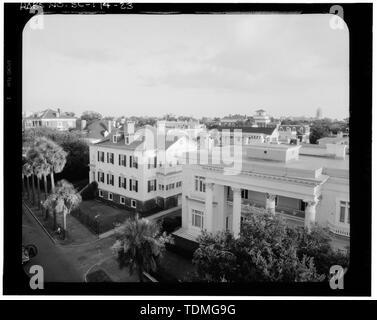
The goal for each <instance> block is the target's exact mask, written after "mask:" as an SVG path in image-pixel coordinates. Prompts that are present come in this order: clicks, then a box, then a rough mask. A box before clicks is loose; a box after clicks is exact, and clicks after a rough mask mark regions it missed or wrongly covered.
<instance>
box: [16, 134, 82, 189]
mask: <svg viewBox="0 0 377 320" xmlns="http://www.w3.org/2000/svg"><path fill="white" fill-rule="evenodd" d="M38 137H45V138H48V139H49V140H50V141H49V142H48V149H49V150H50V151H49V152H50V153H51V154H53V155H54V157H52V158H51V159H52V160H53V162H52V164H53V172H51V179H52V187H54V173H55V174H57V177H56V178H57V179H58V180H59V179H67V180H70V181H77V180H81V179H87V178H88V170H89V169H88V163H89V145H88V144H87V143H86V142H85V141H83V140H81V135H80V134H76V133H75V132H61V131H58V130H54V129H51V128H38V129H28V130H25V132H24V134H23V140H24V144H25V145H26V143H27V142H28V141H35V139H37V138H38ZM54 143H55V144H54Z"/></svg>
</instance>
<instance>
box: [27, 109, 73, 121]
mask: <svg viewBox="0 0 377 320" xmlns="http://www.w3.org/2000/svg"><path fill="white" fill-rule="evenodd" d="M26 119H76V117H73V116H69V115H67V113H66V112H61V111H60V112H59V110H52V109H47V110H44V111H40V112H34V113H33V114H31V115H30V116H28V117H27V118H26Z"/></svg>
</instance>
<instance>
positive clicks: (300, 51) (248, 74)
mask: <svg viewBox="0 0 377 320" xmlns="http://www.w3.org/2000/svg"><path fill="white" fill-rule="evenodd" d="M329 20H330V16H329V15H246V14H244V15H176V16H175V15H161V16H160V15H64V16H63V15H50V16H44V29H42V30H38V29H35V30H32V29H31V28H30V25H27V26H26V27H25V30H24V35H23V36H24V38H23V108H24V110H25V111H38V110H43V109H46V108H57V107H60V108H61V109H62V110H64V111H72V112H75V113H76V115H81V113H82V112H83V111H85V110H95V111H98V112H100V113H101V114H102V115H104V116H108V115H113V116H120V115H125V116H131V115H153V116H162V115H163V114H166V113H173V114H175V115H192V116H196V117H201V116H224V115H228V114H229V113H240V114H247V115H252V114H253V113H254V111H255V110H257V109H260V108H263V109H265V110H267V112H268V113H269V114H270V115H272V116H289V115H291V116H301V115H305V116H314V115H315V111H316V109H317V108H318V107H320V108H321V109H322V112H323V116H325V117H330V118H338V119H343V118H345V117H346V116H348V110H349V101H348V95H349V86H348V81H349V77H348V73H349V69H348V64H349V58H348V45H349V41H348V30H347V28H345V29H343V30H339V29H336V30H333V29H331V28H330V24H329Z"/></svg>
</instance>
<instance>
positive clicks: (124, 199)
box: [119, 196, 126, 204]
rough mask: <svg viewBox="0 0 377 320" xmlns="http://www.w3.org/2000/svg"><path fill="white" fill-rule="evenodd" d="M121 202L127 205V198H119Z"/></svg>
mask: <svg viewBox="0 0 377 320" xmlns="http://www.w3.org/2000/svg"><path fill="white" fill-rule="evenodd" d="M122 200H123V201H122ZM119 202H120V204H125V203H126V198H125V197H122V196H120V198H119Z"/></svg>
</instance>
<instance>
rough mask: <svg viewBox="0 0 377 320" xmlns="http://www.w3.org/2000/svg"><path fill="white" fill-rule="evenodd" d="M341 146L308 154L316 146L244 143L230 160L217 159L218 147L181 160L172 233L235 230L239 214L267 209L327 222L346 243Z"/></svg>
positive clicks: (301, 221)
mask: <svg viewBox="0 0 377 320" xmlns="http://www.w3.org/2000/svg"><path fill="white" fill-rule="evenodd" d="M333 146H335V147H333ZM344 148H345V146H341V145H332V146H330V147H329V148H328V149H321V150H320V153H319V152H317V153H316V154H315V155H313V154H312V153H313V152H314V153H315V152H316V151H317V149H315V148H314V149H313V150H310V148H305V147H304V146H300V145H298V146H296V145H284V144H280V145H271V144H252V145H244V146H243V147H242V152H241V154H240V156H236V155H235V154H233V157H234V162H233V164H232V165H230V166H229V165H224V164H222V163H221V159H219V157H218V155H219V154H220V155H221V148H219V149H220V150H217V151H216V148H213V150H212V156H209V161H208V163H207V164H205V163H204V164H202V163H199V164H190V165H185V166H184V169H183V179H182V180H183V190H182V228H181V229H179V230H178V231H176V232H175V235H176V236H178V237H182V238H185V239H188V240H191V241H195V240H196V238H197V236H198V235H199V234H200V233H201V231H202V230H203V229H206V230H207V231H209V232H216V231H220V230H229V231H231V232H233V233H234V234H235V236H238V235H239V232H240V224H241V220H242V219H244V218H247V217H248V215H250V214H257V213H258V212H262V211H264V210H265V209H267V211H268V212H270V213H271V214H280V215H282V216H283V217H284V218H286V219H287V220H288V221H289V222H290V223H293V224H296V225H301V226H306V227H307V228H308V229H309V230H310V228H311V227H312V226H313V224H315V223H317V224H319V225H321V226H325V227H329V228H330V230H331V232H332V234H333V235H334V239H335V238H336V239H338V240H339V243H340V246H343V247H344V246H346V245H347V244H348V242H349V237H350V228H349V226H350V198H349V163H348V156H346V155H345V152H344ZM335 149H336V150H335ZM338 149H339V150H338ZM340 149H342V150H340ZM215 151H216V153H217V156H216V157H215V156H214V154H215ZM190 156H192V155H190ZM220 158H221V157H220ZM237 163H238V164H239V165H235V164H237ZM234 168H235V169H234ZM238 168H239V169H238Z"/></svg>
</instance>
